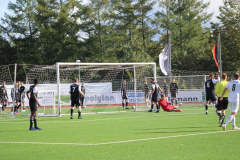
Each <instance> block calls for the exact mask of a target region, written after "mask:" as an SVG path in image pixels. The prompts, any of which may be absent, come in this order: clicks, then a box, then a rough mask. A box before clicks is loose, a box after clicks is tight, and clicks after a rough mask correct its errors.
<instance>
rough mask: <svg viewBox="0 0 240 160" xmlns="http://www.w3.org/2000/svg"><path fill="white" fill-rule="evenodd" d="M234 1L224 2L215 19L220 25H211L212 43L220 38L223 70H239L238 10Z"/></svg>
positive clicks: (239, 20) (239, 13)
mask: <svg viewBox="0 0 240 160" xmlns="http://www.w3.org/2000/svg"><path fill="white" fill-rule="evenodd" d="M234 2H235V1H231V0H225V1H224V6H221V7H220V8H219V10H220V15H219V16H217V18H218V19H219V20H220V23H221V25H220V24H214V23H212V29H213V31H214V32H213V37H212V39H211V40H212V42H214V40H215V41H216V40H217V36H218V33H220V36H221V51H222V64H223V67H222V68H223V70H234V71H237V70H240V56H239V55H240V31H239V27H240V8H239V5H236V4H235V3H234Z"/></svg>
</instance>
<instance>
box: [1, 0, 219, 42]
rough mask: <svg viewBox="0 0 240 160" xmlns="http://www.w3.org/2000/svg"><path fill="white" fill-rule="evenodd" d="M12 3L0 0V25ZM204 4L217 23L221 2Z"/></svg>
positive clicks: (14, 0)
mask: <svg viewBox="0 0 240 160" xmlns="http://www.w3.org/2000/svg"><path fill="white" fill-rule="evenodd" d="M10 1H11V2H13V3H15V2H16V0H0V23H1V18H3V17H4V13H5V12H6V13H8V14H10V13H11V12H10V11H9V10H8V3H9V2H10ZM82 1H83V2H84V3H87V1H88V0H82ZM203 1H204V2H209V1H210V6H209V8H208V9H207V12H208V13H212V12H213V13H214V14H213V17H212V19H211V20H210V22H214V23H216V22H219V20H218V19H217V18H216V16H218V15H219V14H220V12H219V6H221V5H223V0H203ZM204 26H208V27H210V23H208V24H205V25H204ZM153 39H154V40H157V39H158V35H156V36H155V37H154V38H153Z"/></svg>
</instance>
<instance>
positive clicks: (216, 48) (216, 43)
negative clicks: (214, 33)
mask: <svg viewBox="0 0 240 160" xmlns="http://www.w3.org/2000/svg"><path fill="white" fill-rule="evenodd" d="M212 53H213V59H214V61H215V63H216V65H217V67H218V72H220V68H219V64H218V41H216V42H215V43H214V46H213V49H212Z"/></svg>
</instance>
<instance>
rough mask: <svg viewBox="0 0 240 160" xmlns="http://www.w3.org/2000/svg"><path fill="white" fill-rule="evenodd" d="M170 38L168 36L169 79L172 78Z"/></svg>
mask: <svg viewBox="0 0 240 160" xmlns="http://www.w3.org/2000/svg"><path fill="white" fill-rule="evenodd" d="M171 65H172V64H171V37H170V36H169V67H170V68H169V72H170V75H169V76H170V77H171V76H172V66H171Z"/></svg>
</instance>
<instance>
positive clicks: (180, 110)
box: [168, 106, 183, 112]
mask: <svg viewBox="0 0 240 160" xmlns="http://www.w3.org/2000/svg"><path fill="white" fill-rule="evenodd" d="M168 112H183V110H182V109H178V106H174V109H170V110H169V111H168Z"/></svg>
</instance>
